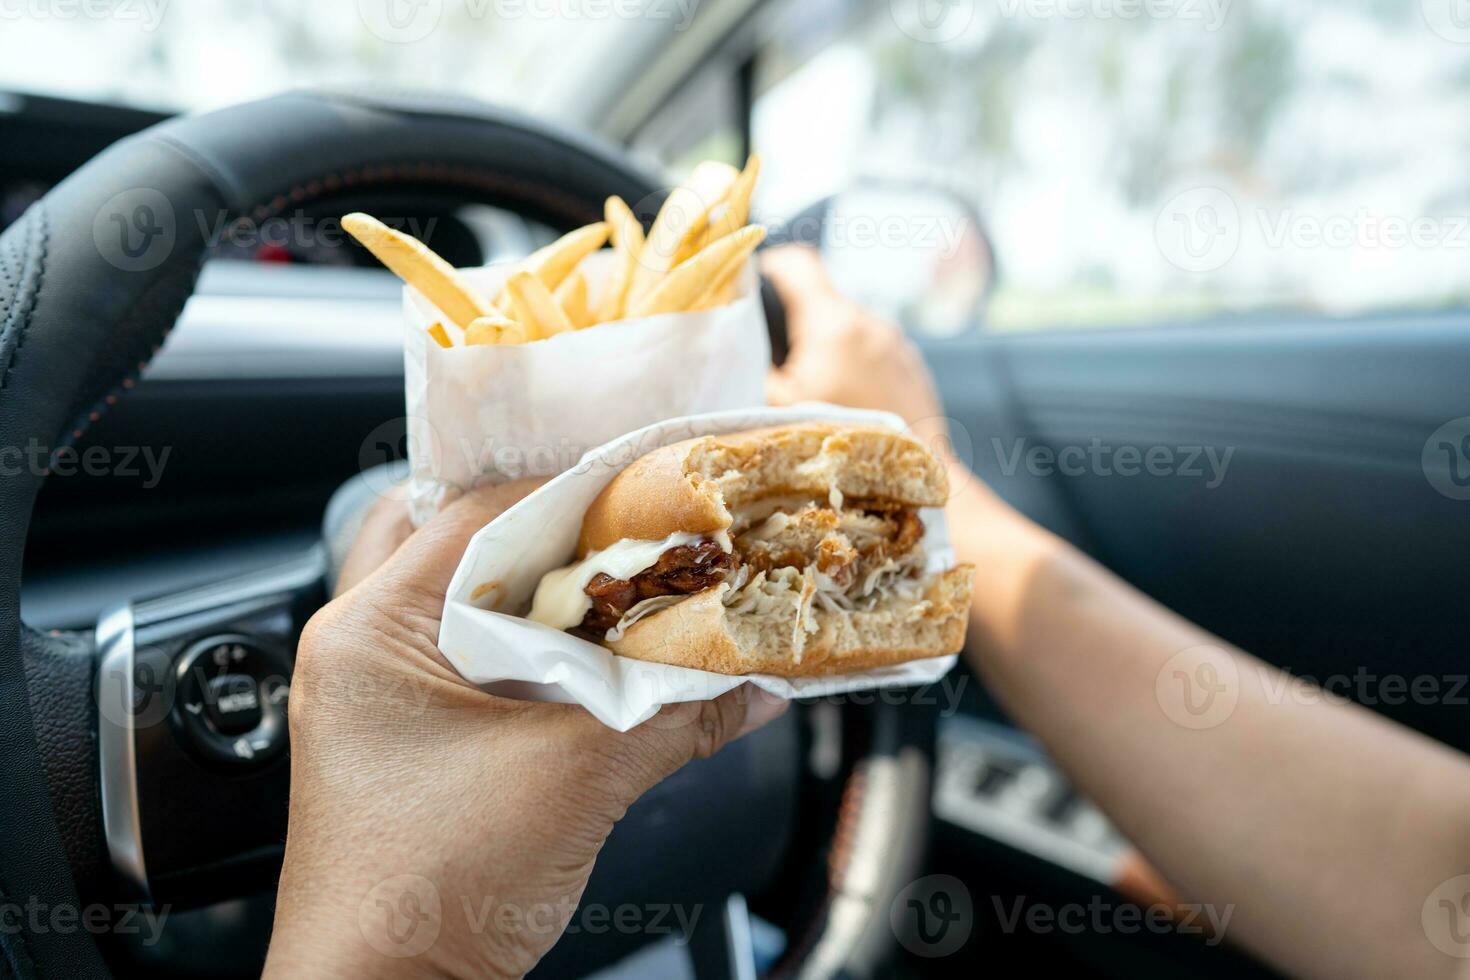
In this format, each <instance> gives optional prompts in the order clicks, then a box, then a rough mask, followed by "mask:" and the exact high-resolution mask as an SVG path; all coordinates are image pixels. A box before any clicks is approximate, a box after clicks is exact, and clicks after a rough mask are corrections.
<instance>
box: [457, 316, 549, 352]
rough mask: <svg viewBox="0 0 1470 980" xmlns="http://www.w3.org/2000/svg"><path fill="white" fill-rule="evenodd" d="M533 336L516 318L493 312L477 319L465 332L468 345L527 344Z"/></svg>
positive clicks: (465, 341) (465, 340)
mask: <svg viewBox="0 0 1470 980" xmlns="http://www.w3.org/2000/svg"><path fill="white" fill-rule="evenodd" d="M533 339H535V338H533V337H532V336H531V334H530V332H529V331H527V330H526V328H525V327H523V326H521V325H520V324H519V323H517V322H516V321H514V320H511V319H508V318H506V317H503V316H501V315H500V314H498V313H492V314H491V315H490V316H482V317H480V318H479V319H478V320H475V321H474V322H473V323H471V324H470V325H469V326H468V327H466V328H465V332H464V343H465V346H466V347H474V346H475V345H477V344H525V343H529V342H530V341H532V340H533Z"/></svg>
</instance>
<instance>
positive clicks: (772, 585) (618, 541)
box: [529, 423, 973, 677]
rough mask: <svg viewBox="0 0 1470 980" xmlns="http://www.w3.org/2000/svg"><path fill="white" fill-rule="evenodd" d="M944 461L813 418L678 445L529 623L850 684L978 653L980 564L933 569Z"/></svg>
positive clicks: (598, 529)
mask: <svg viewBox="0 0 1470 980" xmlns="http://www.w3.org/2000/svg"><path fill="white" fill-rule="evenodd" d="M948 496H949V484H948V478H947V476H946V474H945V471H944V467H943V466H942V465H941V464H940V462H939V461H938V460H937V459H936V458H935V457H934V455H933V454H931V453H930V452H929V451H928V450H927V449H926V448H925V447H924V446H923V445H921V444H920V443H919V442H917V441H915V440H913V439H912V438H910V437H908V436H906V435H903V434H901V433H899V432H895V431H893V430H891V429H885V428H881V427H877V426H868V425H850V424H849V425H842V424H828V423H804V424H798V425H785V426H779V427H776V428H767V429H755V430H751V431H747V432H738V433H733V434H729V435H722V436H705V437H702V438H698V439H690V440H688V441H685V442H680V443H676V444H674V445H670V446H665V447H663V448H662V449H658V450H655V451H654V452H652V453H649V454H648V455H646V456H643V457H642V458H640V459H639V460H637V461H636V462H634V463H633V464H632V465H631V466H629V467H628V468H627V469H625V470H624V471H623V472H622V473H620V474H618V476H616V477H615V478H614V479H613V480H612V482H611V483H609V484H608V485H607V487H606V488H604V490H603V491H602V493H601V494H600V495H598V497H597V498H596V499H595V500H594V501H593V502H592V505H591V506H590V507H589V508H588V510H587V513H586V516H585V517H584V519H583V521H582V529H581V534H580V536H579V540H578V545H577V561H575V562H574V563H572V564H571V565H568V566H566V567H565V568H560V569H557V570H555V571H552V572H549V573H547V574H546V575H545V576H543V577H542V579H541V581H540V583H539V584H538V586H537V588H536V593H535V598H534V599H533V602H532V609H531V612H530V614H529V618H530V619H532V620H534V621H536V622H539V623H543V624H545V625H547V626H551V627H554V628H557V629H563V630H570V631H572V632H574V633H577V634H578V635H580V636H583V637H585V638H587V639H590V640H593V641H594V642H598V643H601V644H603V645H604V646H606V647H608V648H609V649H610V650H612V652H613V653H615V654H617V655H619V656H623V657H630V658H633V659H637V660H644V661H650V662H653V663H661V664H672V665H675V666H679V667H691V668H695V669H699V670H708V671H715V672H717V673H722V674H753V673H759V674H775V675H781V676H786V677H802V676H813V675H820V674H836V673H848V672H852V671H859V670H868V669H871V668H875V667H883V666H889V665H892V664H898V663H902V662H905V661H908V660H916V659H920V658H924V657H935V656H942V655H945V654H950V653H955V652H957V651H958V650H959V649H960V648H961V647H963V646H964V639H965V627H966V623H967V621H968V615H969V605H970V586H971V579H972V574H973V567H972V566H960V567H958V568H954V569H950V570H948V571H941V572H928V571H926V556H925V554H924V549H923V546H922V539H923V537H924V525H923V522H922V519H921V517H920V514H919V509H920V508H924V507H942V506H943V505H944V503H945V501H946V499H947V498H948Z"/></svg>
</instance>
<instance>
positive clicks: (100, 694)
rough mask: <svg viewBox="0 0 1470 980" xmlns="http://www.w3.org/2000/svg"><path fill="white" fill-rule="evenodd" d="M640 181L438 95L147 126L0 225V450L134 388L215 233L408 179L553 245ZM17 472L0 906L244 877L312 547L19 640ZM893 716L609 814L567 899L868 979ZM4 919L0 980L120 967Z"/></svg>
mask: <svg viewBox="0 0 1470 980" xmlns="http://www.w3.org/2000/svg"><path fill="white" fill-rule="evenodd" d="M658 190H659V185H658V182H657V181H656V180H655V179H654V178H653V177H651V176H650V175H648V174H646V173H645V172H643V171H642V170H640V169H639V168H638V167H637V166H635V165H634V164H633V163H631V162H630V161H629V160H628V159H627V158H626V157H625V156H624V155H622V154H621V153H620V152H618V151H617V150H616V149H614V148H610V147H608V146H604V145H601V144H598V143H595V142H592V141H590V140H588V139H585V138H582V137H577V136H573V135H570V134H568V133H565V132H561V131H558V130H555V129H553V128H551V127H548V126H546V125H545V124H543V123H540V122H538V121H536V120H533V119H530V118H527V117H524V116H521V115H518V114H514V113H511V112H508V111H506V110H504V109H500V108H493V107H490V106H486V105H482V104H478V103H473V102H468V101H455V100H447V99H443V98H433V99H428V98H416V97H402V98H393V99H385V100H372V99H365V98H360V97H354V96H347V95H328V94H320V93H293V94H288V95H283V96H279V97H275V98H271V99H266V100H263V101H259V102H254V103H250V104H246V105H241V106H236V107H233V108H229V109H224V110H221V111H218V112H213V113H209V114H206V115H199V116H191V117H185V118H180V119H175V120H172V121H169V122H166V123H163V124H161V125H159V126H156V127H154V128H152V129H150V130H147V131H145V132H143V133H140V134H138V135H137V136H134V137H132V138H129V139H127V140H124V141H122V142H121V143H118V144H116V145H114V146H113V147H112V148H110V149H108V150H107V151H105V152H104V153H102V154H101V155H99V156H98V157H96V158H95V159H94V160H92V161H91V162H90V163H88V164H87V165H86V166H85V167H83V168H82V169H81V170H79V171H77V172H76V173H75V174H73V175H72V176H71V177H69V178H68V179H67V180H66V181H64V182H63V183H61V184H59V185H58V186H57V187H55V188H54V189H53V190H52V191H51V192H50V193H48V194H47V195H46V196H45V197H44V198H43V199H42V200H40V201H39V202H37V203H36V204H35V205H34V206H33V207H31V208H30V210H29V211H27V212H26V213H25V215H24V216H23V217H22V218H20V219H19V220H18V221H16V222H15V223H14V224H13V225H12V226H11V227H10V228H9V229H7V230H6V232H5V233H4V235H3V236H0V316H3V326H0V445H9V446H19V445H25V444H28V442H29V441H30V440H38V441H39V442H40V443H41V444H42V445H46V446H55V447H61V446H67V445H70V444H71V443H73V442H74V441H76V440H79V439H81V438H82V437H83V435H84V433H85V432H86V430H87V428H88V426H89V424H90V423H92V422H95V421H96V420H97V419H98V418H99V417H100V415H101V414H102V413H104V412H106V411H107V409H108V407H109V406H110V405H112V404H113V403H115V401H116V400H117V399H118V397H120V396H121V395H122V394H124V393H125V392H126V390H127V389H129V388H131V387H133V386H134V384H135V383H136V381H137V379H138V377H139V374H140V372H141V371H142V370H143V368H144V367H145V366H146V364H147V362H148V360H149V358H150V357H151V356H152V355H153V354H154V353H156V352H157V351H158V349H159V347H160V345H161V344H162V343H163V340H164V338H165V337H166V336H167V334H168V332H169V330H170V329H171V328H172V327H173V325H174V323H175V322H176V321H177V320H178V318H179V314H180V312H181V310H182V309H183V306H184V303H185V301H186V300H187V299H188V298H189V296H190V295H191V293H192V292H193V290H194V286H195V281H196V278H197V276H198V274H199V270H200V267H201V265H202V263H203V260H204V257H205V255H206V252H207V250H208V247H209V245H210V242H209V240H208V237H209V234H210V232H211V230H212V229H216V228H218V227H219V224H218V222H217V220H216V219H217V218H218V217H223V218H224V219H225V220H226V221H227V222H230V221H237V220H247V221H255V222H260V221H264V220H266V219H269V218H271V217H273V216H276V215H280V214H282V213H283V212H285V211H287V210H288V209H291V208H298V207H308V206H309V207H312V208H314V209H318V210H326V212H327V213H330V209H333V208H336V207H337V206H338V202H339V201H347V200H349V199H350V200H351V201H352V202H353V204H354V206H363V205H362V202H364V201H368V202H370V201H371V200H372V199H373V198H374V196H375V195H394V194H402V193H405V192H412V193H424V194H433V195H438V196H440V197H444V198H448V199H454V200H458V201H460V202H483V203H488V204H494V205H496V206H499V207H503V208H507V209H510V210H512V211H515V212H518V213H520V214H522V215H525V216H528V217H534V218H536V219H538V220H541V221H544V222H546V223H548V224H550V225H552V226H554V227H557V228H571V227H574V226H577V225H580V224H583V223H586V222H589V221H593V220H596V219H597V218H598V216H599V215H600V213H601V205H602V201H603V200H604V199H605V198H606V197H607V196H608V195H610V194H618V195H621V196H622V197H623V198H624V199H626V200H629V201H640V200H644V199H647V198H650V197H651V196H654V197H656V195H657V193H658ZM368 206H369V207H370V204H369V205H368ZM771 296H773V294H769V293H768V298H770V297H771ZM771 312H772V319H773V321H775V322H778V323H779V322H781V321H780V317H779V309H773V310H772V311H771ZM22 469H25V468H22ZM41 480H42V476H41V475H40V474H35V473H30V472H21V473H19V474H18V475H15V476H5V477H4V478H3V479H0V535H3V547H0V562H3V565H0V590H3V591H0V840H3V841H5V846H3V847H0V908H5V909H15V908H27V907H36V908H41V909H43V910H44V909H76V910H82V909H85V908H88V907H90V906H94V905H97V904H102V905H108V906H111V905H112V904H113V903H119V902H125V901H126V902H153V903H159V904H164V903H166V904H169V905H171V906H172V907H174V908H184V907H188V906H191V905H202V904H205V903H210V902H216V901H220V900H223V899H227V898H235V897H240V896H244V895H248V894H251V893H258V892H262V891H267V890H270V889H272V888H273V886H274V881H275V876H276V875H277V874H278V872H279V868H280V860H281V852H282V844H283V842H284V836H285V822H286V800H287V785H288V779H289V763H288V758H289V747H288V745H287V732H286V726H285V724H284V718H285V714H284V707H285V703H286V699H287V698H288V697H289V675H290V667H291V661H292V649H293V644H294V642H295V639H296V636H297V634H298V633H299V630H300V628H301V626H302V624H303V623H304V621H305V619H306V618H307V617H308V616H309V615H310V613H311V612H312V611H313V610H314V609H315V608H316V607H317V606H319V605H320V604H321V603H322V602H323V601H324V599H325V589H324V585H323V579H324V575H325V574H326V571H327V560H326V551H325V548H318V549H316V550H315V551H313V552H312V553H310V554H307V555H304V556H302V557H301V559H300V560H298V561H295V562H292V563H290V564H288V565H286V566H282V567H280V568H275V569H270V570H267V571H266V572H263V573H255V574H252V575H249V576H244V577H240V578H236V579H231V580H227V581H224V582H219V583H213V584H210V585H208V586H203V587H200V588H195V589H191V590H190V591H188V592H185V593H181V594H177V595H171V596H163V597H152V598H146V599H145V598H144V597H139V598H138V599H137V600H135V601H132V602H129V603H125V604H123V605H122V606H119V607H117V608H115V609H112V610H110V611H109V612H108V613H106V614H105V615H104V616H103V617H102V619H101V621H100V622H99V624H98V629H97V631H96V634H95V636H93V635H89V634H62V633H51V634H47V635H42V634H40V633H38V632H36V631H34V630H31V629H29V628H27V627H26V626H25V625H24V624H23V623H22V622H21V621H20V580H21V567H22V555H23V554H24V551H25V542H26V532H27V527H28V524H29V521H30V517H31V513H32V507H33V505H34V502H35V499H36V494H37V491H38V490H39V488H40V485H41ZM242 678H243V679H244V680H243V681H242V680H241V679H242ZM241 683H244V684H245V685H246V686H247V688H249V689H250V690H251V691H253V697H254V700H255V704H256V713H255V714H254V715H253V716H252V720H253V723H254V726H255V727H254V728H252V729H250V730H248V731H244V732H240V731H237V730H234V729H232V728H228V726H225V725H224V724H223V723H222V722H221V721H220V719H219V718H218V717H216V716H215V715H213V714H211V713H210V712H209V711H207V710H205V711H199V710H198V709H199V708H200V705H199V696H200V694H201V693H202V692H201V685H203V688H204V689H207V690H208V691H212V692H215V693H218V691H223V690H226V689H227V688H228V687H229V685H230V684H236V685H238V684H241ZM216 684H219V685H223V686H220V687H218V688H215V687H211V685H216ZM257 684H258V686H255V685H257ZM897 700H898V699H893V698H854V699H852V700H851V701H849V702H848V703H845V704H842V705H834V704H831V703H823V704H817V705H812V706H807V707H805V708H804V709H803V711H801V712H791V713H789V714H788V715H787V716H786V718H784V719H783V720H782V722H781V723H778V724H776V725H773V726H770V727H769V728H768V729H766V730H763V731H762V732H760V733H757V735H755V736H751V737H748V738H746V739H744V740H742V741H741V742H739V743H736V744H735V745H732V746H730V747H729V748H727V749H725V750H724V751H723V752H721V753H719V754H717V755H716V756H715V757H713V758H711V759H709V760H705V761H704V762H702V763H699V764H696V765H692V766H690V767H688V768H687V769H685V770H684V771H683V772H681V773H679V774H677V775H676V776H675V777H673V778H672V779H670V780H669V781H667V782H666V783H665V784H663V785H662V786H660V787H658V788H657V789H656V790H655V791H654V792H653V793H651V794H650V795H649V796H648V797H647V798H645V799H643V800H641V801H639V803H638V804H636V805H635V806H634V807H633V808H632V809H631V810H630V811H629V814H628V816H627V817H626V818H625V820H624V821H623V822H622V823H620V824H619V826H618V827H617V829H616V830H615V832H614V834H613V836H612V838H611V839H610V840H609V842H608V844H607V846H606V847H605V849H604V850H603V852H602V855H601V857H600V858H599V861H598V865H597V869H596V871H595V872H594V874H593V878H592V881H591V884H590V885H589V888H588V891H587V894H586V895H585V896H584V899H583V902H584V905H586V904H588V903H601V904H603V905H605V906H606V907H608V908H616V907H618V906H620V905H623V904H628V903H632V904H635V905H640V904H641V905H644V906H647V905H649V904H651V903H685V904H689V905H693V904H698V905H699V906H701V907H703V908H704V909H705V910H706V911H705V914H704V915H703V916H702V917H701V922H700V924H699V926H698V927H697V929H696V930H695V935H694V936H693V937H692V940H691V949H692V950H693V953H694V959H695V961H696V966H697V968H698V970H699V973H700V975H701V976H702V977H704V976H725V975H731V976H733V975H742V976H743V975H753V974H752V973H749V972H748V967H749V961H748V958H749V942H748V941H747V940H745V939H744V933H743V930H744V929H745V928H746V927H747V926H748V923H745V922H742V920H741V916H740V915H739V914H738V912H739V908H737V903H732V902H730V901H727V899H728V897H729V896H731V895H737V894H740V895H748V896H753V897H754V898H753V901H757V902H764V903H766V904H763V905H761V909H762V911H765V909H766V908H767V907H769V908H770V909H773V910H774V911H771V912H768V913H767V914H768V916H769V917H772V918H774V919H776V920H777V921H778V923H779V924H780V925H782V926H784V927H785V928H786V929H787V932H788V935H789V936H790V937H791V941H790V943H789V944H788V948H787V951H786V953H785V954H784V955H783V957H782V958H781V960H780V961H779V962H778V963H777V964H776V965H775V967H774V969H773V971H772V972H773V973H781V974H800V975H802V976H835V975H837V974H838V973H842V974H845V975H853V976H865V975H871V974H872V972H873V971H874V970H875V969H876V968H877V967H878V965H879V964H881V963H882V961H883V959H884V957H885V955H886V954H887V953H888V952H889V950H890V947H891V944H892V940H893V935H892V932H891V930H890V928H889V925H888V913H889V904H890V903H891V901H892V899H893V896H895V895H896V894H897V892H898V891H899V890H900V889H901V888H902V887H903V886H904V885H905V884H906V883H907V882H908V880H909V879H910V878H911V877H912V874H913V873H914V871H915V868H916V865H917V862H918V860H919V856H920V852H921V848H922V844H923V839H924V834H925V832H926V829H927V823H928V778H929V772H930V767H931V763H932V756H933V729H934V719H933V717H932V714H929V713H928V712H926V711H925V710H924V709H922V708H919V707H916V706H913V705H912V704H910V705H909V706H901V705H899V704H898V703H897ZM856 702H861V703H856ZM196 712H197V713H196ZM691 855H698V858H697V861H698V865H697V866H695V865H694V863H693V862H692V859H691ZM761 896H768V898H762V897H761ZM740 908H743V906H740ZM711 910H713V911H711ZM722 910H723V911H722ZM42 922H43V926H44V922H45V919H44V916H43V918H42ZM5 924H6V925H7V926H18V928H5V929H0V978H3V977H7V976H12V975H13V976H17V977H31V976H37V977H63V976H64V977H68V978H84V977H100V976H107V975H109V974H110V972H111V971H113V970H119V971H121V970H126V969H127V968H128V966H129V963H130V961H129V960H128V959H127V956H128V954H127V953H126V952H125V951H124V950H122V949H120V948H119V945H118V941H117V940H116V939H115V938H114V937H107V938H106V939H103V940H99V939H98V937H97V936H95V935H94V931H95V930H92V929H87V928H75V929H58V928H44V927H43V928H35V927H34V926H35V920H34V919H33V918H28V917H26V916H11V917H10V918H8V919H7V921H6V923H5ZM650 938H657V937H651V936H648V935H627V934H623V933H619V932H618V931H617V930H608V931H606V932H605V933H603V934H600V935H591V934H586V935H579V936H571V935H568V936H567V937H564V939H563V941H562V942H561V943H559V944H558V945H557V947H556V948H555V949H554V950H553V951H552V953H551V954H550V955H549V956H548V958H547V960H546V961H545V962H544V963H543V965H542V968H541V969H542V970H543V971H544V972H548V973H556V974H558V975H565V974H569V973H573V972H577V971H587V970H590V969H593V968H595V967H597V966H601V965H605V964H606V963H609V962H612V961H613V960H615V959H616V958H618V957H619V956H620V955H622V954H623V953H625V952H628V951H630V950H632V949H635V948H637V947H638V946H639V945H641V944H642V943H645V942H647V941H649V939H650Z"/></svg>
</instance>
